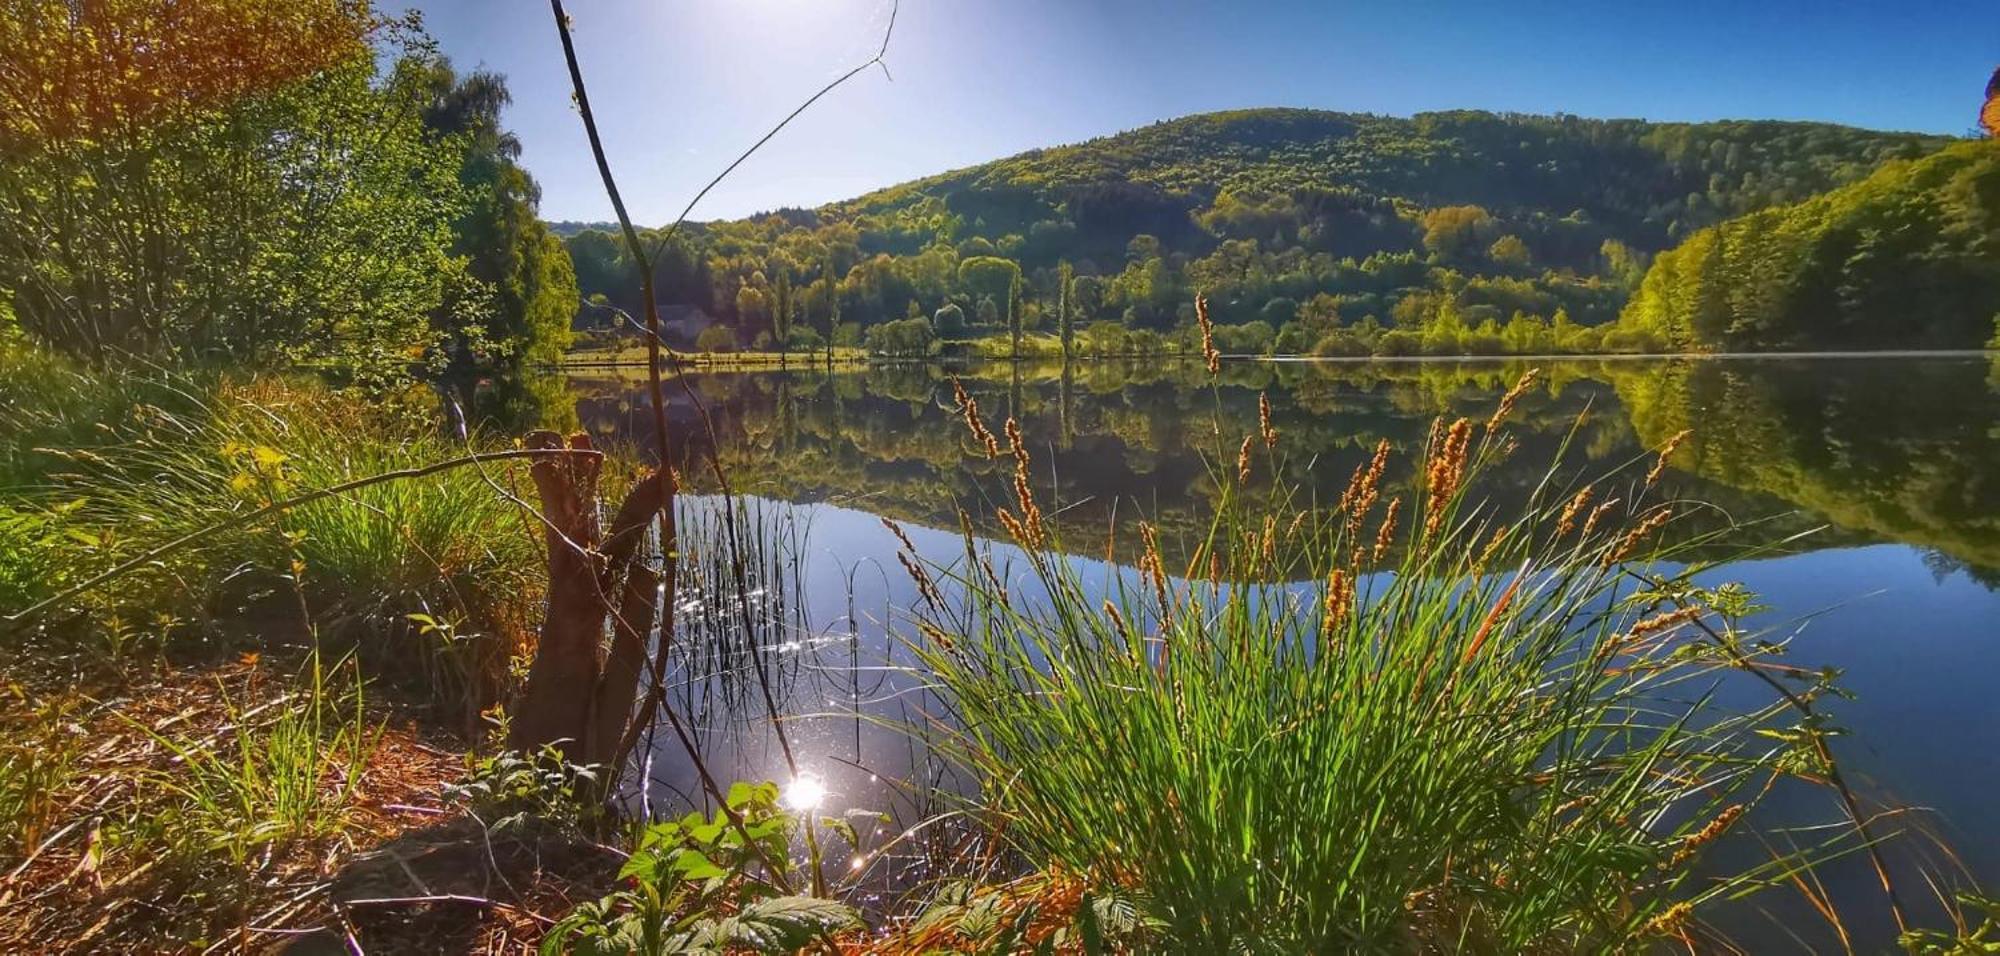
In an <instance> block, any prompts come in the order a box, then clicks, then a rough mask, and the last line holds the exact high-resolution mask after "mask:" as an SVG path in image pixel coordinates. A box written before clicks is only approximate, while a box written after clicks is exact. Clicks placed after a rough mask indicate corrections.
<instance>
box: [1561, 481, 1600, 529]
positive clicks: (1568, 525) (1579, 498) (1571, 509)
mask: <svg viewBox="0 0 2000 956" xmlns="http://www.w3.org/2000/svg"><path fill="white" fill-rule="evenodd" d="M1595 490H1596V489H1594V488H1592V487H1591V486H1589V485H1585V486H1584V487H1583V490H1582V491H1579V492H1577V493H1576V497H1574V498H1571V499H1570V500H1569V503H1568V504H1566V505H1563V510H1562V518H1561V519H1559V520H1558V521H1557V522H1556V537H1558V538H1561V537H1565V536H1567V535H1568V534H1569V533H1570V532H1571V531H1574V530H1576V516H1577V514H1578V513H1579V512H1581V511H1583V509H1585V508H1588V507H1590V496H1591V494H1592V493H1593V492H1595Z"/></svg>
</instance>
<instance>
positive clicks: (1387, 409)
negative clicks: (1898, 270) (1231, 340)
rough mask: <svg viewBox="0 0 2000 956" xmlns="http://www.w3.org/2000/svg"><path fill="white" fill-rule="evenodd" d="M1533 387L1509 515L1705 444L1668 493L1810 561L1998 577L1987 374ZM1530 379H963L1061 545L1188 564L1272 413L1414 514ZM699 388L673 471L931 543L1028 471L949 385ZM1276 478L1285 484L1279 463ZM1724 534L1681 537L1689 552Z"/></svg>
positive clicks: (1625, 376)
mask: <svg viewBox="0 0 2000 956" xmlns="http://www.w3.org/2000/svg"><path fill="white" fill-rule="evenodd" d="M1535 364H1539V365H1541V366H1542V367H1543V369H1544V371H1545V372H1546V373H1547V374H1546V376H1545V387H1543V388H1542V389H1540V390H1538V391H1537V392H1536V393H1535V394H1533V395H1531V396H1529V397H1528V398H1527V399H1525V400H1524V401H1522V402H1521V404H1520V405H1519V406H1518V410H1517V411H1516V413H1515V415H1514V418H1513V419H1512V421H1513V422H1514V430H1513V434H1514V435H1515V436H1516V438H1517V439H1518V440H1519V441H1520V443H1521V448H1520V450H1519V451H1518V452H1517V453H1516V454H1515V455H1514V457H1513V459H1512V462H1511V464H1510V466H1508V467H1507V468H1506V469H1503V471H1502V472H1501V473H1499V474H1497V475H1494V476H1491V477H1490V478H1489V484H1488V486H1487V487H1488V489H1489V491H1490V492H1491V493H1493V494H1495V495H1496V496H1497V497H1500V498H1502V499H1507V498H1510V497H1511V498H1519V497H1522V496H1525V494H1526V493H1527V490H1528V488H1529V487H1531V485H1532V484H1533V482H1534V481H1536V480H1537V479H1538V478H1539V477H1540V475H1541V470H1542V468H1543V466H1544V465H1545V464H1546V463H1547V462H1548V461H1549V460H1550V459H1551V458H1552V457H1553V456H1554V455H1555V454H1556V451H1557V449H1558V447H1559V445H1560V443H1561V441H1562V440H1563V438H1564V436H1565V435H1566V434H1567V433H1568V431H1569V429H1570V428H1571V426H1572V425H1573V424H1574V423H1576V421H1577V419H1578V417H1579V416H1584V422H1583V424H1582V426H1581V428H1580V430H1579V432H1578V435H1577V439H1576V441H1575V443H1574V445H1573V447H1572V448H1571V449H1570V452H1569V454H1568V456H1567V457H1566V459H1565V461H1564V465H1563V467H1564V468H1565V469H1569V470H1576V471H1580V472H1582V473H1585V474H1598V473H1602V472H1603V471H1606V470H1608V469H1610V468H1612V467H1615V466H1616V465H1618V464H1621V463H1623V462H1626V461H1628V460H1630V459H1632V458H1634V457H1636V456H1640V455H1641V454H1643V452H1644V449H1645V448H1647V447H1656V446H1658V445H1659V444H1661V443H1662V442H1664V441H1665V440H1666V438H1667V437H1668V436H1669V435H1671V434H1673V433H1674V432H1675V431H1678V430H1679V429H1681V428H1691V429H1693V431H1694V436H1693V437H1692V438H1691V439H1690V441H1689V443H1688V445H1687V446H1686V450H1684V451H1683V452H1682V454H1681V455H1679V456H1677V457H1676V460H1675V462H1674V464H1675V465H1676V466H1677V467H1676V469H1675V470H1670V471H1669V473H1668V479H1667V481H1666V484H1667V489H1666V490H1667V491H1668V492H1669V493H1670V494H1674V495H1680V496H1686V497H1691V498H1698V499H1701V500H1704V501H1708V502H1712V503H1714V504H1716V505H1719V506H1721V508H1722V509H1723V510H1724V511H1726V512H1727V513H1728V514H1729V515H1730V516H1731V517H1732V518H1734V519H1735V520H1736V521H1738V522H1747V521H1762V522H1764V523H1762V524H1760V525H1759V530H1758V531H1757V532H1756V534H1757V536H1759V537H1777V536H1780V535H1783V534H1788V533H1791V532H1795V531H1798V530H1802V529H1805V528H1808V527H1812V526H1814V525H1816V524H1819V523H1821V522H1822V521H1825V522H1830V523H1832V524H1833V525H1834V526H1835V527H1834V528H1833V529H1830V530H1829V531H1828V532H1826V533H1824V534H1821V535H1819V536H1816V537H1814V538H1813V539H1811V541H1810V543H1812V544H1814V545H1818V546H1827V545H1832V544H1848V543H1855V542H1861V541H1874V540H1891V541H1899V542H1903V543H1907V544H1911V545H1915V546H1919V547H1924V548H1929V549H1933V550H1935V551H1936V552H1938V553H1939V554H1941V555H1943V556H1946V557H1947V558H1948V559H1949V561H1948V562H1947V563H1956V564H1959V565H1966V566H1971V567H1974V568H1988V569H1991V568H2000V407H1996V406H2000V398H1996V394H1995V390H1994V387H1993V386H1992V385H1990V384H1989V383H1988V381H1987V371H1986V364H1985V363H1984V362H1983V361H1981V360H1976V359H1972V360H1967V359H1909V358H1897V359H1826V360H1771V359H1766V360H1743V361H1737V360H1714V359H1711V360H1703V361H1660V362H1653V361H1629V360H1607V361H1594V360H1592V361H1574V360H1570V361H1547V362H1540V363H1535ZM1526 367H1527V365H1526V364H1524V363H1518V362H1509V363H1500V362H1490V363H1463V364H1461V363H1402V364H1323V363H1276V364H1273V363H1232V364H1229V365H1227V366H1225V367H1224V369H1223V373H1222V376H1221V381H1220V383H1219V385H1218V386H1217V387H1215V388H1213V389H1211V388H1209V387H1208V386H1207V384H1206V383H1205V378H1206V376H1204V375H1202V374H1200V370H1199V368H1197V367H1192V366H1184V365H1176V364H1174V363H1172V362H1163V363H1156V364H1152V365H1146V366H1127V365H1118V364H1090V365H1083V366H1079V367H1076V368H1075V369H1073V370H1072V371H1071V372H1070V373H1069V374H1067V375H1066V374H1064V373H1063V371H1062V370H1061V369H1060V368H1059V367H1057V366H1055V365H1049V366H1035V367H1029V368H1024V369H1020V370H1016V369H1011V368H1008V367H1006V366H989V367H986V368H981V369H976V370H972V371H969V372H968V373H967V374H966V375H965V377H964V380H965V383H966V387H967V389H968V390H969V391H971V392H972V393H973V395H974V396H975V397H976V398H977V399H978V401H979V403H980V406H981V408H982V409H983V410H984V411H985V414H986V416H987V418H988V419H989V420H990V421H991V422H992V423H993V424H994V426H995V429H996V430H998V425H999V423H1000V422H1001V421H1003V420H1004V419H1005V418H1006V417H1008V416H1009V415H1012V416H1014V417H1016V418H1018V419H1019V420H1020V422H1021V425H1022V429H1023V431H1024V432H1025V433H1026V435H1027V437H1028V440H1029V442H1030V444H1031V446H1032V448H1033V450H1034V455H1035V468H1036V475H1037V478H1038V483H1039V484H1040V485H1041V486H1042V487H1043V488H1044V489H1045V493H1048V492H1047V491H1046V489H1053V499H1054V500H1055V501H1057V502H1059V504H1060V507H1061V511H1060V517H1059V521H1058V524H1059V526H1060V528H1061V530H1062V534H1063V540H1064V543H1065V546H1067V547H1069V548H1071V549H1073V550H1075V551H1078V552H1082V553H1102V551H1103V548H1104V543H1105V538H1106V535H1105V532H1106V529H1107V528H1109V527H1110V526H1111V523H1112V522H1113V520H1114V519H1115V520H1116V522H1117V523H1118V524H1119V525H1121V526H1126V527H1127V530H1129V525H1130V523H1131V522H1132V521H1134V520H1136V519H1137V518H1138V517H1139V516H1140V515H1142V514H1143V515H1144V516H1145V517H1147V518H1148V519H1149V520H1152V521H1154V522H1155V523H1157V524H1160V525H1162V526H1163V527H1164V528H1165V529H1167V535H1166V537H1167V538H1168V540H1169V541H1171V540H1173V539H1175V538H1192V537H1193V536H1194V535H1195V534H1197V533H1198V532H1199V531H1200V530H1201V528H1202V527H1203V525H1204V523H1205V522H1206V520H1207V516H1208V514H1209V513H1210V505H1211V502H1212V501H1213V500H1214V495H1215V485H1214V482H1213V481H1212V480H1211V478H1210V465H1211V463H1213V462H1217V461H1221V462H1224V463H1226V464H1227V465H1228V466H1229V467H1233V466H1234V460H1235V454H1236V448H1237V445H1238V443H1239V442H1240V441H1241V440H1242V437H1243V436H1244V435H1247V434H1251V433H1253V432H1255V431H1256V428H1257V396H1258V394H1259V393H1260V392H1268V393H1269V395H1270V396H1271V400H1272V406H1273V415H1274V421H1275V424H1276V425H1277V427H1278V430H1279V431H1280V433H1281V434H1282V435H1283V443H1282V445H1281V451H1282V455H1281V456H1280V461H1279V470H1280V472H1281V476H1282V478H1283V479H1284V481H1285V482H1287V483H1289V484H1293V485H1296V486H1297V487H1299V488H1301V489H1303V491H1304V493H1305V494H1306V495H1307V496H1310V498H1311V499H1315V500H1319V501H1322V502H1330V501H1332V500H1333V499H1335V498H1337V497H1338V496H1339V493H1340V490H1341V488H1342V487H1344V486H1345V484H1346V482H1347V480H1348V477H1349V475H1350V474H1352V472H1353V470H1354V469H1355V467H1356V466H1357V465H1359V464H1360V463H1361V462H1362V461H1363V460H1364V459H1365V458H1366V457H1367V455H1368V453H1369V452H1370V450H1371V449H1372V448H1373V446H1374V445H1375V443H1376V442H1377V441H1378V440H1380V439H1387V440H1388V441H1389V442H1390V444H1391V445H1392V446H1393V447H1394V448H1395V449H1396V452H1397V455H1396V459H1395V465H1394V467H1393V468H1392V472H1391V478H1392V487H1391V488H1390V490H1388V491H1387V492H1385V494H1388V495H1393V494H1397V493H1403V494H1408V493H1409V492H1410V490H1411V489H1412V488H1413V487H1414V486H1413V483H1412V482H1413V475H1412V461H1413V459H1414V457H1415V456H1416V455H1417V454H1418V453H1420V451H1421V449H1422V445H1423V441H1424V437H1425V434H1426V433H1427V431H1428V429H1429V426H1430V422H1431V420H1432V419H1433V418H1434V417H1436V416H1438V415H1440V414H1463V415H1470V416H1474V417H1484V416H1485V415H1486V414H1488V413H1489V412H1490V411H1491V409H1492V407H1493V404H1494V403H1495V401H1496V400H1497V398H1498V395H1499V393H1500V392H1501V391H1503V390H1504V389H1505V388H1506V387H1507V386H1508V385H1509V384H1511V383H1512V382H1513V381H1514V380H1515V379H1516V378H1518V376H1519V374H1520V373H1521V372H1522V371H1523V370H1525V368H1526ZM689 384H691V385H692V386H693V390H694V391H695V392H698V393H699V394H700V396H701V398H702V403H703V404H704V405H706V406H707V408H706V412H707V417H708V418H709V419H710V420H712V421H713V422H714V427H715V432H716V435H715V439H714V440H711V438H710V436H709V435H708V434H707V428H706V427H705V426H704V424H703V414H702V410H701V409H699V408H697V406H696V405H695V403H694V401H693V399H692V398H691V397H690V395H689V394H688V391H689V390H688V389H685V388H682V387H680V386H679V385H678V384H670V385H669V387H668V395H669V399H670V402H671V404H672V415H671V419H672V423H673V430H674V432H675V441H676V444H677V449H676V451H677V456H676V457H677V458H678V459H679V460H680V465H681V468H682V471H683V473H685V474H687V475H690V476H692V477H693V479H694V480H695V481H696V482H697V483H699V482H700V481H701V480H702V479H703V478H704V477H705V476H707V475H708V474H709V469H708V467H707V466H706V464H705V463H701V462H699V461H697V459H699V458H701V457H703V456H707V455H709V454H712V453H713V450H714V449H715V448H718V447H719V448H720V449H721V450H722V451H721V454H722V461H723V463H724V465H725V467H726V469H727V471H728V472H729V474H730V475H731V481H732V483H733V484H734V485H735V486H736V487H737V489H738V490H741V491H750V492H754V493H758V494H764V495H770V496H773V497H779V498H786V499H792V500H841V501H844V502H846V503H848V504H851V505H854V506H857V507H863V508H866V509H868V510H870V511H875V512H878V513H881V514H885V515H889V516H893V517H897V518H900V519H904V520H910V521H916V522H920V523H924V524H930V525H934V526H940V527H955V526H956V525H957V523H958V517H957V513H958V508H959V507H960V506H964V507H965V508H967V509H968V510H969V511H970V512H971V514H972V515H973V517H974V519H975V521H978V520H980V519H982V517H983V516H984V515H986V514H989V513H990V511H991V509H990V508H988V507H985V506H984V505H985V504H986V503H987V502H1004V501H1006V500H1007V498H1008V494H1009V492H1008V482H1009V480H1010V477H1011V472H1010V470H1009V469H1010V468H1011V463H1009V462H988V461H985V460H983V459H981V458H978V457H975V456H974V455H973V454H972V452H973V447H972V444H971V443H970V441H969V439H968V437H967V435H966V432H965V429H964V426H963V424H962V422H961V421H960V420H959V419H958V417H957V416H956V415H955V413H954V412H953V409H952V402H951V386H950V380H949V377H948V376H947V374H946V373H945V372H944V371H943V370H942V369H939V368H937V367H934V366H922V365H910V366H893V367H884V368H875V369H869V370H866V371H841V372H833V373H827V372H825V371H819V370H814V371H794V372H783V373H778V372H760V373H742V374H703V375H699V376H696V377H695V378H694V379H693V380H692V381H691V382H690V383H689ZM572 385H573V389H574V391H575V392H576V394H577V406H576V407H577V413H578V415H579V417H580V418H581V419H582V422H583V424H584V427H586V428H588V429H590V430H592V431H593V432H596V433H597V434H599V435H600V436H615V437H617V438H619V439H621V440H625V441H629V442H631V443H633V444H635V445H638V446H639V447H641V448H646V446H648V445H650V442H649V441H648V440H647V436H649V434H650V428H651V426H650V416H649V413H648V412H647V405H646V401H645V389H644V387H643V384H642V383H641V382H640V380H639V379H637V378H630V377H628V378H618V377H616V375H615V373H614V374H613V375H600V376H597V377H584V376H579V377H577V378H575V379H573V380H572ZM1218 423H1220V428H1219V431H1218V428H1217V424H1218ZM1256 468H1257V470H1258V472H1259V473H1260V474H1267V473H1268V471H1269V463H1268V461H1267V460H1265V459H1264V458H1262V456H1261V452H1260V453H1259V459H1258V461H1257V464H1256ZM1682 469H1685V470H1682ZM1052 510H1053V509H1052ZM1799 511H1804V512H1806V513H1804V514H1799V513H1797V512H1799ZM1722 520H1724V519H1722V518H1721V517H1720V516H1719V515H1711V516H1709V517H1707V518H1705V519H1702V520H1700V521H1687V522H1677V523H1676V524H1677V525H1678V526H1680V527H1682V528H1684V529H1686V530H1688V531H1693V530H1696V529H1697V528H1698V527H1702V526H1705V527H1713V526H1714V525H1715V524H1718V523H1720V522H1721V521H1722ZM1704 522H1705V525H1704ZM987 530H992V529H987ZM1127 540H1130V539H1129V538H1128V539H1127Z"/></svg>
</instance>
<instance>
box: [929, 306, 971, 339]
mask: <svg viewBox="0 0 2000 956" xmlns="http://www.w3.org/2000/svg"><path fill="white" fill-rule="evenodd" d="M931 327H932V328H933V329H935V330H936V331H937V335H938V338H940V339H944V340H946V341H957V340H959V339H965V338H969V337H971V335H970V331H969V330H968V329H967V328H966V325H965V310H964V309H961V308H959V307H958V304H957V303H954V302H947V303H945V304H944V305H943V306H942V307H940V308H939V309H938V310H937V312H936V313H935V314H934V315H932V316H931Z"/></svg>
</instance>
